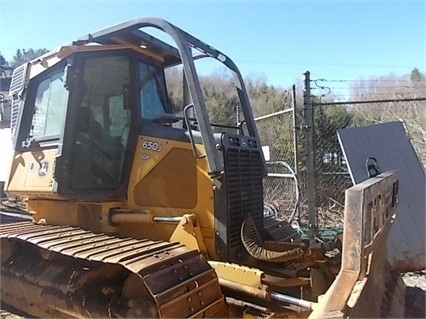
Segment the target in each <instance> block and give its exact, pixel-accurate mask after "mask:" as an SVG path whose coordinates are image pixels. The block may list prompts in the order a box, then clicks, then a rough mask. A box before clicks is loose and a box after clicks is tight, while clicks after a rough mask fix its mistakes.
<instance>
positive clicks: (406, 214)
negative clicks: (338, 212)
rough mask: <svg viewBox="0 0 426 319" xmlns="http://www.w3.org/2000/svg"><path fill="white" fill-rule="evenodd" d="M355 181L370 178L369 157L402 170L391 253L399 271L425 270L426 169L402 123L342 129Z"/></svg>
mask: <svg viewBox="0 0 426 319" xmlns="http://www.w3.org/2000/svg"><path fill="white" fill-rule="evenodd" d="M337 134H338V136H339V141H340V145H341V147H342V149H343V153H344V154H345V157H346V160H347V162H348V166H349V172H350V174H351V178H352V182H353V183H354V184H359V183H361V182H362V181H365V180H366V179H368V175H367V170H366V160H367V158H369V157H374V158H376V159H377V163H378V168H379V171H380V172H385V171H387V170H390V169H394V170H398V171H399V204H398V205H399V206H398V213H397V218H396V221H395V223H394V225H392V229H391V232H390V237H389V240H388V256H389V261H390V263H391V264H392V267H393V268H394V269H396V270H399V271H415V270H421V269H425V268H426V267H425V259H426V255H425V251H426V247H425V242H426V241H425V225H426V224H425V213H426V208H425V206H426V205H425V201H426V200H425V194H426V191H425V181H426V178H425V170H424V167H423V165H422V163H421V162H420V160H419V158H418V157H417V155H416V152H415V150H414V148H413V146H412V144H411V142H410V140H409V139H408V137H407V135H406V132H405V129H404V125H403V123H402V122H389V123H383V124H376V125H370V126H365V127H355V128H349V129H343V130H339V131H338V132H337Z"/></svg>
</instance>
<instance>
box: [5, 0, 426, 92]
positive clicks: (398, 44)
mask: <svg viewBox="0 0 426 319" xmlns="http://www.w3.org/2000/svg"><path fill="white" fill-rule="evenodd" d="M425 3H426V2H425V1H422V0H406V1H403V0H400V1H389V0H388V1H380V0H370V1H312V0H311V1H307V0H306V1H303V0H302V1H284V0H282V1H261V0H258V1H250V0H245V1H236V0H234V1H221V0H216V1H194V0H187V1H161V0H157V1H143V0H139V1H136V0H134V1H131V0H121V1H119V0H116V1H107V0H86V1H80V0H69V1H60V0H50V1H47V0H44V1H37V0H0V51H1V52H2V54H3V55H4V56H5V57H6V59H7V60H11V59H12V57H13V55H14V53H15V52H16V50H17V49H18V48H30V47H32V48H42V47H46V48H48V49H52V48H55V47H57V46H59V45H61V44H64V43H66V42H69V41H72V40H74V39H77V38H78V37H80V36H81V35H84V34H86V33H89V32H92V31H96V30H99V29H102V28H105V27H108V26H111V25H114V24H117V23H120V22H123V21H125V20H129V19H132V18H137V17H142V16H157V17H162V18H165V19H167V20H169V21H170V22H172V23H175V24H176V25H178V26H180V27H181V28H182V29H184V30H186V31H188V32H189V33H192V34H194V35H195V36H197V37H198V38H200V39H201V40H203V41H205V42H207V43H209V44H211V45H213V46H214V47H216V48H218V49H219V50H221V51H222V52H224V53H225V54H227V55H229V56H230V57H231V58H232V59H233V60H234V61H235V62H236V64H237V65H238V66H239V67H240V70H241V72H242V73H243V76H261V77H262V76H263V77H264V78H266V79H267V81H268V82H269V83H271V84H274V85H279V86H283V87H287V86H289V85H291V84H292V83H294V82H295V81H296V80H298V79H299V80H300V79H301V78H302V74H303V72H305V71H306V70H309V71H311V74H312V77H313V78H326V79H331V80H333V79H337V80H338V79H359V78H369V77H372V76H380V75H388V74H391V73H394V74H407V73H409V72H410V71H411V70H412V69H413V68H414V67H417V68H419V69H420V70H421V71H422V72H425V71H426V4H425Z"/></svg>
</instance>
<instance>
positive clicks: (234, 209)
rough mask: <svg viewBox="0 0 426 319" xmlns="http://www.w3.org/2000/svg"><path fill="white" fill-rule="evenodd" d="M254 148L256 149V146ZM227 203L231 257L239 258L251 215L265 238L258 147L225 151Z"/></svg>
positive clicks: (230, 148) (231, 147)
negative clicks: (243, 228)
mask: <svg viewBox="0 0 426 319" xmlns="http://www.w3.org/2000/svg"><path fill="white" fill-rule="evenodd" d="M253 146H254V147H253ZM224 159H225V161H224V164H225V176H226V185H227V201H228V212H229V228H228V249H229V255H230V257H231V259H232V257H237V256H238V255H239V254H240V253H241V251H242V250H243V248H242V243H241V240H240V230H241V224H242V222H243V221H244V219H245V218H246V216H248V215H251V216H252V217H253V219H254V221H255V224H256V226H257V228H258V230H259V233H260V234H261V235H262V236H263V229H264V227H263V186H262V179H263V174H262V158H261V153H260V150H259V149H258V148H257V145H254V144H253V145H252V147H249V146H248V145H247V144H246V147H240V145H237V146H235V147H233V146H228V147H227V148H226V149H225V150H224Z"/></svg>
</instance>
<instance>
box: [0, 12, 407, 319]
mask: <svg viewBox="0 0 426 319" xmlns="http://www.w3.org/2000/svg"><path fill="white" fill-rule="evenodd" d="M148 30H156V32H157V33H162V34H163V35H166V36H167V37H168V39H169V40H171V41H165V40H164V39H163V36H155V35H153V32H148ZM154 34H155V32H154ZM169 42H172V44H170V43H169ZM199 59H214V60H217V61H219V62H220V63H222V64H223V66H224V67H226V68H228V69H229V71H230V73H231V74H232V75H233V79H234V80H233V85H234V86H235V90H236V93H237V96H238V99H239V101H238V104H239V106H240V108H241V111H242V115H243V117H244V121H242V123H240V124H238V125H235V126H227V125H224V124H223V123H212V122H211V121H210V117H209V113H208V110H207V107H206V103H205V100H204V98H203V91H202V87H201V85H200V80H199V74H198V73H197V70H196V64H195V63H194V61H198V60H199ZM176 66H180V67H181V69H182V71H183V81H182V83H183V88H182V90H183V92H184V99H183V100H184V101H183V103H182V105H181V106H180V112H173V110H172V106H171V103H170V98H169V97H168V91H167V83H166V77H165V72H166V71H167V69H169V68H171V67H176ZM10 92H11V95H12V119H11V123H12V133H13V146H14V154H13V159H12V161H11V167H10V174H9V178H8V180H7V182H6V184H7V187H6V191H7V192H8V193H9V194H11V195H14V196H22V197H25V198H26V199H27V210H28V212H29V213H30V214H31V215H32V221H31V222H29V221H26V222H18V223H11V224H3V225H0V238H1V300H2V302H3V303H6V304H8V305H11V306H13V307H14V308H16V309H19V310H21V311H23V312H25V313H27V314H29V315H31V316H35V317H42V318H45V317H54V318H58V317H81V318H83V317H84V318H93V317H102V318H110V317H123V318H124V317H129V318H136V317H137V318H151V317H173V318H184V317H238V318H242V317H244V318H254V317H259V318H272V317H289V318H299V317H300V318H307V317H310V318H325V317H330V318H346V317H386V316H390V317H397V316H401V315H402V314H403V308H404V307H403V305H404V304H403V303H404V285H403V284H402V282H401V278H400V277H399V274H394V273H392V272H391V270H390V267H389V263H388V262H387V258H386V244H385V243H386V239H387V234H388V231H389V228H390V226H391V224H392V221H393V219H394V218H395V211H396V206H397V202H398V178H397V172H386V173H383V174H381V175H379V176H377V177H375V178H371V179H369V180H368V181H366V182H364V183H362V184H359V185H357V186H354V187H352V188H350V189H348V190H347V191H346V206H345V221H344V232H343V234H342V235H339V236H336V237H335V238H334V239H333V240H331V241H329V242H319V241H315V242H306V241H305V240H303V239H301V238H300V236H297V233H295V232H294V231H293V230H292V228H291V227H288V226H289V225H288V224H286V223H285V221H283V220H282V219H280V218H279V217H278V216H266V215H265V214H264V203H263V186H262V181H263V178H264V176H265V174H266V165H265V160H264V157H263V153H262V148H261V143H260V140H259V136H258V132H257V129H256V125H255V121H254V118H253V114H252V110H251V107H250V103H249V99H248V95H247V92H246V88H245V85H244V82H243V78H242V76H241V74H240V72H239V70H238V68H237V66H236V65H235V64H234V62H233V61H232V60H231V59H230V58H229V57H228V56H226V55H225V54H224V53H222V52H220V51H218V50H217V49H215V48H213V47H212V46H210V45H208V44H206V43H205V42H202V41H200V40H198V39H197V38H195V37H194V36H192V35H190V34H188V33H186V32H184V31H183V30H181V29H180V28H178V27H176V26H174V25H173V24H171V23H169V22H167V21H165V20H162V19H158V18H141V19H135V20H131V21H128V22H125V23H122V24H119V25H116V26H113V27H109V28H107V29H104V30H101V31H97V32H94V33H90V34H88V35H86V36H83V37H81V38H79V39H78V40H76V41H73V42H71V43H68V44H66V45H63V46H61V47H59V48H57V49H55V50H53V51H51V52H49V53H47V54H45V55H43V56H41V57H40V58H38V59H36V60H34V61H31V62H29V63H27V64H24V65H22V66H20V67H18V68H17V69H16V70H15V71H14V74H13V79H12V83H11V87H10ZM267 218H268V223H266V222H265V220H266V219H267Z"/></svg>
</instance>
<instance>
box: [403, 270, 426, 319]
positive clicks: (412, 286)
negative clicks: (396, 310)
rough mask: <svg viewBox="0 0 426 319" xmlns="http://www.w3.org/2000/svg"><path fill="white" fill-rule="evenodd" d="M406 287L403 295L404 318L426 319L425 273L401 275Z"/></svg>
mask: <svg viewBox="0 0 426 319" xmlns="http://www.w3.org/2000/svg"><path fill="white" fill-rule="evenodd" d="M402 279H403V280H404V283H405V285H406V286H407V290H406V294H405V318H426V310H425V301H426V271H425V270H423V271H417V272H407V273H404V274H402Z"/></svg>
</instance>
